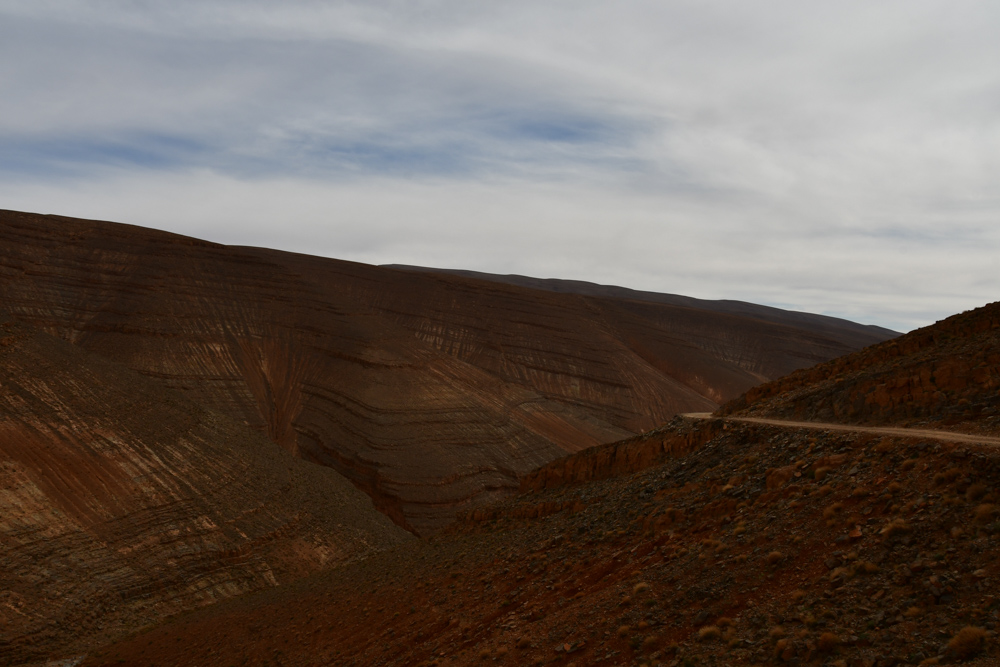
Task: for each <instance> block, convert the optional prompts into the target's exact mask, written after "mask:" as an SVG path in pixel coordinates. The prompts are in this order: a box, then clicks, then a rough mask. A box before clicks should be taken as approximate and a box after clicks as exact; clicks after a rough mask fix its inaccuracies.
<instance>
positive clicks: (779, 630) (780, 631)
mask: <svg viewBox="0 0 1000 667" xmlns="http://www.w3.org/2000/svg"><path fill="white" fill-rule="evenodd" d="M767 636H768V637H770V638H771V641H773V642H776V641H778V640H779V639H781V638H782V637H784V636H785V629H784V628H783V627H781V626H780V625H776V626H774V627H773V628H771V629H770V630H768V631H767Z"/></svg>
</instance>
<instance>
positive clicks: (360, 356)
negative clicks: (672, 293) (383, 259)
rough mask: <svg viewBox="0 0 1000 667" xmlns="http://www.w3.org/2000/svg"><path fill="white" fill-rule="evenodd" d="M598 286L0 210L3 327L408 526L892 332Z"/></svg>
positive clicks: (426, 528)
mask: <svg viewBox="0 0 1000 667" xmlns="http://www.w3.org/2000/svg"><path fill="white" fill-rule="evenodd" d="M616 289H619V292H620V293H619V292H614V293H609V294H603V293H602V294H588V293H581V291H580V290H576V292H566V291H563V292H559V291H553V290H551V289H545V290H543V289H534V288H531V287H525V286H519V285H513V284H507V283H504V282H498V281H492V280H482V279H479V278H475V277H468V276H457V275H450V274H445V273H436V272H416V271H411V270H394V269H388V268H380V267H373V266H366V265H362V264H355V263H350V262H342V261H337V260H332V259H322V258H316V257H308V256H304V255H294V254H290V253H282V252H277V251H271V250H262V249H253V248H237V247H227V246H222V245H218V244H213V243H208V242H205V241H199V240H197V239H192V238H186V237H181V236H176V235H172V234H168V233H164V232H158V231H154V230H148V229H142V228H139V227H133V226H129V225H121V224H115V223H108V222H96V221H85V220H75V219H69V218H60V217H53V216H41V215H34V214H27V213H16V212H10V211H6V212H0V304H2V308H3V309H4V310H6V311H7V312H9V313H10V314H11V315H13V316H14V317H16V318H17V319H18V321H21V322H24V323H26V324H28V325H31V326H34V327H36V328H38V329H39V330H41V331H44V332H46V333H49V334H51V335H53V336H56V337H58V338H60V339H62V340H64V341H67V342H70V343H72V344H73V345H75V346H76V347H77V348H79V349H81V350H85V351H87V352H90V353H93V354H95V355H98V356H100V357H102V358H105V359H108V360H111V361H114V362H117V363H119V364H122V365H124V366H126V367H128V368H130V369H132V370H134V371H137V372H138V373H140V374H141V375H143V376H144V377H146V378H149V379H150V380H151V381H155V382H157V383H159V384H160V385H162V386H163V387H166V388H169V389H172V390H176V391H179V392H182V393H183V394H184V395H185V396H186V397H187V398H188V400H190V401H192V402H193V403H195V404H198V405H200V406H204V407H205V408H208V409H211V410H213V411H215V412H218V413H219V414H222V415H225V416H227V417H228V418H229V419H231V420H232V421H233V422H234V423H236V424H242V425H246V426H248V427H250V428H251V429H254V430H257V431H259V432H260V433H261V434H263V435H265V436H266V437H267V438H268V439H270V440H271V441H273V442H275V443H278V444H279V445H280V446H281V447H283V448H284V449H285V450H286V451H288V452H291V453H292V454H294V455H295V456H297V457H299V458H302V459H304V460H306V461H310V462H313V463H320V464H322V465H325V466H328V467H331V468H333V469H334V470H336V471H337V472H339V473H341V474H342V475H343V476H345V477H346V478H347V479H349V480H350V481H351V482H352V483H353V484H354V485H355V486H356V487H358V488H359V489H361V490H363V491H364V492H365V493H367V494H368V495H369V496H370V497H371V498H372V499H373V501H374V503H375V505H376V506H377V507H378V509H379V510H381V511H382V512H384V513H385V514H386V515H388V516H389V517H391V518H392V519H393V520H394V521H395V522H396V523H397V524H398V525H400V526H402V527H404V528H406V529H407V530H410V531H412V532H415V533H418V534H424V535H426V534H430V533H433V532H434V531H435V530H438V529H440V528H441V527H442V526H444V525H446V524H447V523H448V522H449V521H450V520H451V519H452V517H453V516H454V515H455V513H456V511H463V510H465V509H468V508H470V507H473V506H475V505H477V504H481V503H484V502H488V501H490V500H492V499H498V498H500V497H502V496H504V495H506V494H508V493H510V492H512V491H514V490H516V489H517V487H518V485H519V483H520V477H521V476H523V475H524V474H525V473H527V472H529V471H530V470H532V469H534V468H536V467H538V466H540V465H542V464H544V463H546V462H548V461H551V460H553V459H556V458H559V457H562V456H564V455H566V454H567V453H571V452H574V451H579V450H581V449H584V448H587V447H590V446H593V445H598V444H601V443H607V442H613V441H617V440H621V439H622V438H627V437H629V436H632V435H635V434H637V433H640V432H643V431H646V430H648V429H650V428H653V427H655V426H657V425H659V424H662V423H664V422H665V421H667V420H668V419H670V418H671V417H672V416H673V415H674V414H676V413H679V412H688V411H699V410H712V409H714V408H715V407H717V406H718V405H719V404H720V403H722V402H724V401H726V400H728V399H731V398H733V397H735V396H737V395H739V394H740V393H741V392H743V391H745V390H746V389H748V388H749V387H751V386H753V385H755V384H758V383H759V382H761V381H763V380H768V379H773V378H776V377H779V376H781V375H784V374H786V373H788V372H790V371H792V370H794V369H795V368H800V367H805V366H810V365H813V364H815V363H817V362H820V361H824V360H827V359H830V358H833V357H836V356H839V355H842V354H844V353H846V352H850V351H852V350H856V349H858V348H859V347H862V346H864V345H869V344H872V343H876V342H878V341H881V340H884V339H886V338H887V337H890V336H891V335H893V334H892V332H887V331H885V330H882V329H878V328H875V327H861V326H859V325H856V324H853V323H850V322H844V321H842V320H834V319H832V318H820V317H817V316H807V315H805V314H801V313H785V312H784V311H775V310H774V309H764V308H760V307H751V306H750V305H749V304H742V305H740V304H737V306H735V308H736V310H734V309H733V308H734V306H733V304H732V303H731V302H699V303H700V304H701V305H699V303H695V302H693V300H689V301H683V298H682V297H674V298H673V300H672V301H671V300H670V299H667V300H666V301H663V302H660V301H657V300H656V299H655V298H652V297H650V296H649V295H648V294H645V295H640V296H642V298H632V297H635V296H636V294H630V293H627V291H621V290H620V288H616ZM678 298H680V299H681V302H677V299H678ZM713 303H714V304H715V306H711V304H713ZM705 304H709V306H706V305H705ZM719 304H722V305H719ZM726 304H728V305H726ZM754 308H756V310H755V309H754ZM748 309H749V310H748Z"/></svg>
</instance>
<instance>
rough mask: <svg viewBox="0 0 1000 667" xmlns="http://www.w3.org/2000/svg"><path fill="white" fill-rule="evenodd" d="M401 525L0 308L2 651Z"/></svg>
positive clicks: (80, 642) (49, 641) (376, 540)
mask: <svg viewBox="0 0 1000 667" xmlns="http://www.w3.org/2000/svg"><path fill="white" fill-rule="evenodd" d="M412 539H413V538H412V536H410V535H409V534H408V533H406V532H405V531H403V530H402V529H400V528H398V527H397V526H395V525H394V524H392V522H391V521H389V519H388V518H387V517H385V516H384V515H382V514H381V513H379V512H378V511H377V510H376V509H375V508H374V506H373V505H372V503H371V500H370V499H369V498H368V497H367V496H365V495H364V494H363V493H362V492H360V491H358V490H357V489H356V488H355V487H354V486H353V485H352V484H350V483H349V482H348V481H347V480H346V479H344V478H343V477H341V476H340V475H339V474H337V473H336V472H335V471H333V470H331V469H329V468H322V467H320V466H315V465H311V464H309V463H306V462H304V461H302V460H300V459H297V458H295V457H293V456H291V455H290V454H288V453H287V452H284V451H282V450H281V449H279V448H278V447H276V446H275V445H274V444H273V443H272V442H270V441H269V440H268V439H267V438H266V437H264V435H263V434H262V433H260V432H259V431H257V430H254V429H251V428H249V427H247V426H246V425H245V424H243V423H242V422H235V421H234V420H233V419H231V418H230V417H227V416H226V415H223V414H221V413H219V412H216V411H214V410H212V409H209V408H206V407H205V406H204V405H202V404H200V402H198V401H196V400H192V399H191V398H189V397H187V396H184V395H183V394H182V393H181V392H178V391H176V390H172V389H169V388H167V387H164V386H163V385H162V384H161V383H160V382H158V381H156V380H152V379H150V378H147V377H144V376H142V375H140V374H139V373H136V372H135V371H133V370H131V369H129V368H126V367H124V366H122V365H120V364H117V363H115V362H112V361H109V360H107V359H105V358H103V357H101V356H99V355H96V354H93V353H90V352H87V351H86V350H84V349H81V348H80V347H78V346H75V345H71V344H69V343H67V342H65V341H62V340H60V339H57V338H55V337H54V336H51V335H49V334H46V333H43V332H39V331H37V330H35V329H33V328H31V327H28V326H26V325H24V324H22V323H19V322H16V321H14V320H12V319H11V318H10V317H7V316H4V315H3V314H2V313H0V663H2V664H20V663H24V662H30V661H32V660H42V659H44V658H46V657H47V656H48V655H50V653H51V652H52V651H81V650H85V649H86V647H87V646H88V645H91V644H93V643H99V642H102V641H107V639H108V638H110V637H117V636H120V635H121V634H123V633H127V632H129V631H134V630H137V629H139V628H141V627H143V626H145V625H148V624H150V623H153V622H157V621H161V620H162V619H163V618H165V617H166V616H169V615H173V614H176V613H179V612H182V611H187V610H190V609H193V608H197V607H200V606H204V605H207V604H211V603H214V602H217V601H218V600H220V599H224V598H226V597H230V596H233V595H239V594H242V593H247V592H250V591H254V590H257V589H260V588H267V587H271V586H275V585H278V584H281V583H287V582H289V581H292V580H295V579H298V578H301V577H302V576H304V575H306V574H308V573H310V572H314V571H317V570H319V569H324V568H329V567H333V566H334V565H337V564H340V563H345V562H348V561H351V560H356V559H359V558H362V557H364V556H367V555H369V554H371V553H373V552H375V551H378V550H381V549H385V548H387V547H391V546H394V545H396V544H400V543H402V542H409V541H412Z"/></svg>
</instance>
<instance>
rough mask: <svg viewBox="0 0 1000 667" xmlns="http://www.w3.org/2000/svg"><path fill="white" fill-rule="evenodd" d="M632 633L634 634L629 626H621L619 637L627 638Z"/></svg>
mask: <svg viewBox="0 0 1000 667" xmlns="http://www.w3.org/2000/svg"><path fill="white" fill-rule="evenodd" d="M630 632H632V628H630V627H629V626H627V625H622V626H620V627H619V628H618V636H619V637H625V636H627V635H628V633H630Z"/></svg>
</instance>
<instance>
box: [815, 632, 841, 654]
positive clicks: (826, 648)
mask: <svg viewBox="0 0 1000 667" xmlns="http://www.w3.org/2000/svg"><path fill="white" fill-rule="evenodd" d="M838 646H840V637H838V636H837V635H835V634H833V633H832V632H824V633H823V634H821V635H820V636H819V639H817V640H816V649H817V650H819V651H822V652H823V653H829V652H830V651H833V650H834V649H836V648H837V647H838Z"/></svg>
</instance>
